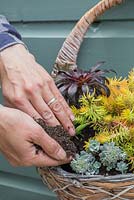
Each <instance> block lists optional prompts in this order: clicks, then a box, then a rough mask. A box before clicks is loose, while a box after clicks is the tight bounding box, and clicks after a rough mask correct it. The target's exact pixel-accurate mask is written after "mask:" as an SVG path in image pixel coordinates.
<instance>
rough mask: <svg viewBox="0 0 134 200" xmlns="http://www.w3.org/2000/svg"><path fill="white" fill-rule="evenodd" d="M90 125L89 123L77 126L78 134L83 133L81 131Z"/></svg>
mask: <svg viewBox="0 0 134 200" xmlns="http://www.w3.org/2000/svg"><path fill="white" fill-rule="evenodd" d="M88 125H89V123H86V124H81V125H79V126H77V128H76V134H77V135H79V134H81V131H82V130H83V129H84V128H85V127H86V126H88Z"/></svg>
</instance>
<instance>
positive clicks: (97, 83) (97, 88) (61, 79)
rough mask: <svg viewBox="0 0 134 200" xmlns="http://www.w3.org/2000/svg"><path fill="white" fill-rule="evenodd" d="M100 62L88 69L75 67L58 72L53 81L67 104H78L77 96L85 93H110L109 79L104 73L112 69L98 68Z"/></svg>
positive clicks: (107, 94)
mask: <svg viewBox="0 0 134 200" xmlns="http://www.w3.org/2000/svg"><path fill="white" fill-rule="evenodd" d="M102 64H104V62H99V63H97V64H96V65H95V66H93V67H92V68H91V69H90V70H88V71H84V70H82V69H79V68H76V69H73V70H68V71H64V70H60V71H59V72H58V74H57V77H56V79H55V83H56V85H57V87H58V89H59V90H60V92H61V93H62V95H63V96H64V98H65V99H66V101H67V102H68V103H69V105H72V104H73V105H75V106H78V104H79V103H78V100H79V98H80V97H81V96H82V95H83V94H86V93H90V94H92V93H93V92H94V93H95V95H96V96H98V95H101V94H104V95H106V96H109V95H110V90H109V88H108V83H109V81H108V79H107V78H106V77H105V76H104V74H105V73H107V72H110V71H113V70H107V69H98V68H99V67H100V66H101V65H102Z"/></svg>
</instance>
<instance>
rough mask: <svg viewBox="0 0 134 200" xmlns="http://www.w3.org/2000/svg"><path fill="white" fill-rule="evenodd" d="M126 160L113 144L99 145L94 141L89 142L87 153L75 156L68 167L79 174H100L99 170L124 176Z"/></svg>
mask: <svg viewBox="0 0 134 200" xmlns="http://www.w3.org/2000/svg"><path fill="white" fill-rule="evenodd" d="M126 158H127V155H126V153H125V152H123V150H121V148H120V147H118V146H116V145H115V143H114V142H110V143H107V142H106V143H104V144H100V143H99V142H97V141H96V140H90V145H89V148H88V149H87V151H82V152H81V153H80V154H77V155H76V157H75V159H73V160H72V161H71V164H70V165H71V167H72V169H73V170H74V171H75V172H76V173H79V174H86V175H96V174H99V173H101V169H103V170H105V173H109V172H110V171H111V170H115V171H118V172H120V173H122V174H124V173H126V172H127V170H128V164H127V163H126Z"/></svg>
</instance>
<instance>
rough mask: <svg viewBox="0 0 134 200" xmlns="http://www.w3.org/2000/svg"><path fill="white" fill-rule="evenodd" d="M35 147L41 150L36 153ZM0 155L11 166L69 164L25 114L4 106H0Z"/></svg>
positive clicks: (61, 151)
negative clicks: (0, 154)
mask: <svg viewBox="0 0 134 200" xmlns="http://www.w3.org/2000/svg"><path fill="white" fill-rule="evenodd" d="M37 145H38V146H40V147H41V148H42V149H43V151H41V150H40V151H37V150H36V148H35V146H37ZM0 152H2V153H3V154H4V155H5V157H6V158H7V160H8V161H9V162H10V164H12V165H13V166H57V165H61V164H63V163H67V162H69V161H70V159H69V158H67V157H66V153H65V151H64V150H63V149H62V148H61V146H60V145H59V144H58V143H57V142H56V141H55V140H53V139H52V138H51V137H50V136H49V135H48V134H47V133H46V132H45V131H44V130H43V129H42V128H41V126H39V125H38V124H37V123H36V122H35V121H34V120H33V119H32V118H31V117H30V116H29V115H27V114H26V113H23V112H22V111H19V110H17V109H13V108H7V107H4V106H0Z"/></svg>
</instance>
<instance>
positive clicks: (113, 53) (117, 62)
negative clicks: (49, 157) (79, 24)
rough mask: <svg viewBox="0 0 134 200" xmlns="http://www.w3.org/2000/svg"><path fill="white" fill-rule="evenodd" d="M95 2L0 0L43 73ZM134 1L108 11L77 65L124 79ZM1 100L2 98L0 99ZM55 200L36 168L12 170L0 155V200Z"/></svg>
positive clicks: (132, 61)
mask: <svg viewBox="0 0 134 200" xmlns="http://www.w3.org/2000/svg"><path fill="white" fill-rule="evenodd" d="M97 2H99V0H56V1H54V0H38V1H37V0H23V1H22V0H21V1H20V0H12V1H11V0H0V14H3V15H5V16H6V17H7V18H8V19H9V21H10V22H11V23H12V24H13V25H14V26H15V27H16V28H17V30H18V31H19V32H20V33H21V35H22V37H23V40H24V42H25V43H26V45H27V47H28V48H29V50H30V51H31V52H32V53H33V54H34V55H35V57H36V59H37V61H38V62H39V63H40V64H42V65H43V66H44V67H45V68H46V69H47V70H48V72H50V71H51V70H52V66H53V63H54V61H55V58H56V55H57V53H58V51H59V49H60V47H61V45H62V43H63V41H64V39H65V38H66V37H67V35H68V34H69V32H70V31H71V29H72V27H73V26H74V24H75V23H76V21H77V20H78V19H79V18H80V17H81V16H82V15H83V14H84V12H85V11H86V10H87V9H88V8H90V7H92V6H93V5H95V3H97ZM133 11H134V1H133V0H126V1H125V3H123V5H121V6H119V7H116V8H113V9H111V10H110V11H108V12H107V13H105V15H103V16H102V17H101V18H99V19H98V20H97V21H96V23H94V24H93V25H92V27H91V29H90V30H89V31H88V33H87V35H86V36H85V39H84V42H83V44H82V47H81V51H80V53H79V58H78V64H79V66H80V67H83V68H85V69H88V68H90V67H91V66H93V65H94V64H95V63H96V62H98V61H106V64H105V67H107V68H113V69H115V70H116V71H117V73H118V76H125V75H126V74H127V72H128V71H129V70H130V69H131V68H132V67H133V66H134V12H133ZM1 101H2V95H1ZM15 199H19V200H24V199H25V200H37V199H38V200H56V197H55V195H54V194H53V193H52V192H50V191H49V190H48V189H47V187H45V186H44V185H43V184H42V182H41V180H40V177H39V176H38V174H37V173H36V170H35V168H13V167H11V166H10V165H9V164H8V163H7V161H6V160H5V159H4V157H3V156H2V155H0V200H15Z"/></svg>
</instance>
